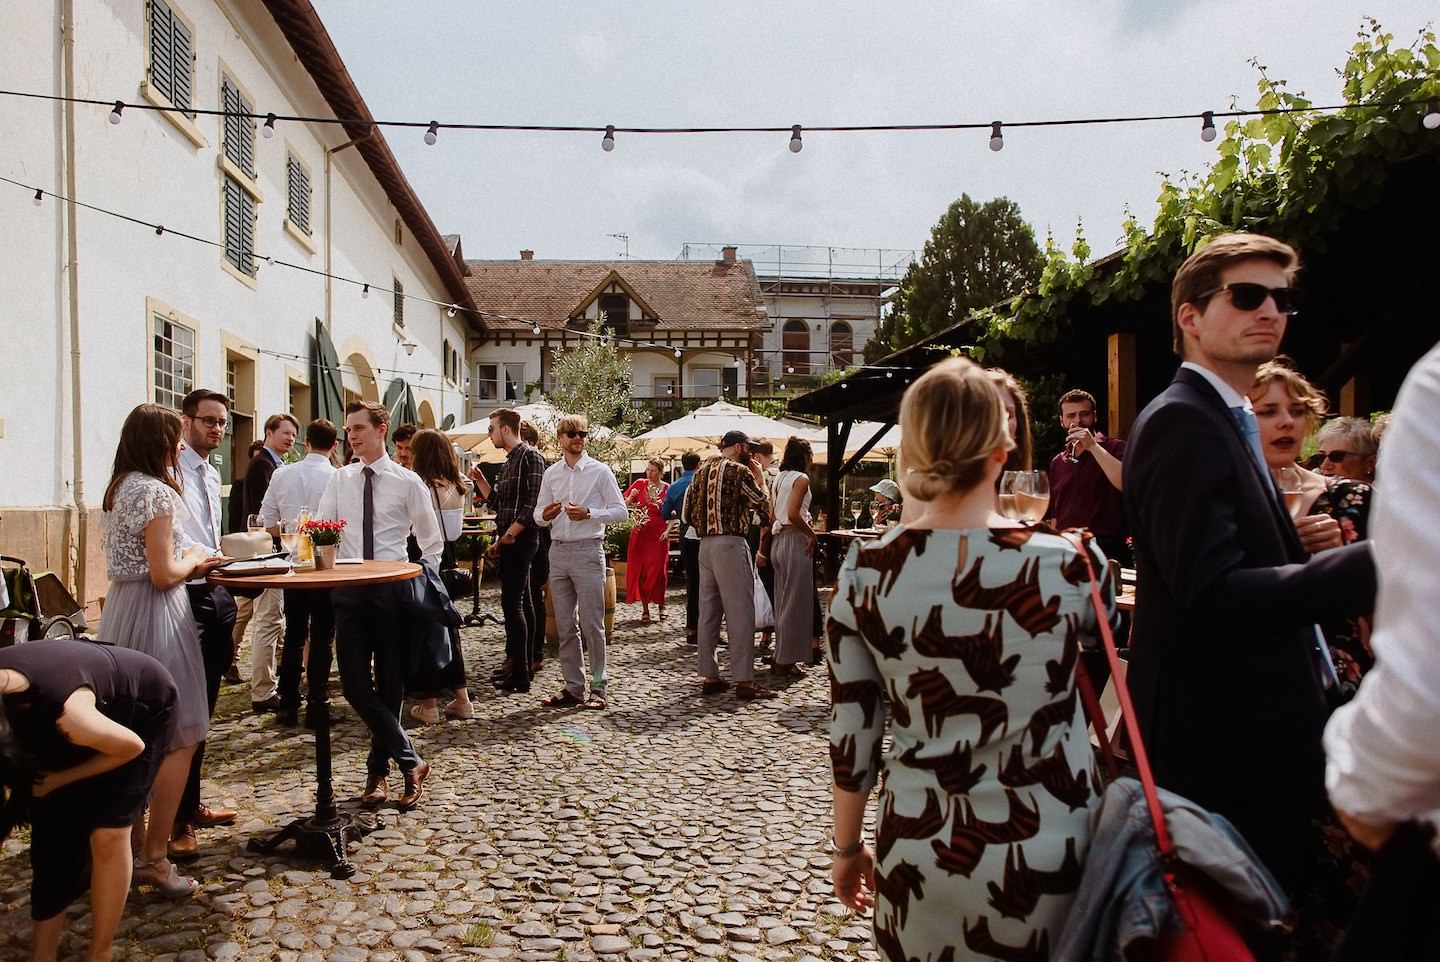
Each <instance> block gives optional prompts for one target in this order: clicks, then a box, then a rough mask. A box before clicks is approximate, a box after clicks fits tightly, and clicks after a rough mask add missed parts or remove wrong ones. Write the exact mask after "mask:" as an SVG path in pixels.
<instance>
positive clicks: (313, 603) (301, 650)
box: [280, 590, 335, 711]
mask: <svg viewBox="0 0 1440 962" xmlns="http://www.w3.org/2000/svg"><path fill="white" fill-rule="evenodd" d="M334 636H335V607H334V604H333V603H332V602H331V600H330V592H329V591H321V590H311V591H287V592H285V645H284V647H283V648H281V650H280V707H281V708H283V709H287V710H289V711H295V710H297V709H299V707H300V672H301V670H302V668H303V663H304V658H305V639H306V638H309V639H310V668H309V671H308V672H307V675H308V677H309V685H308V686H307V687H308V688H309V691H308V692H307V695H306V697H307V700H308V701H309V703H310V704H312V705H319V704H323V703H324V702H325V700H326V697H327V695H326V685H327V683H328V682H329V680H330V665H331V662H332V661H333V659H334Z"/></svg>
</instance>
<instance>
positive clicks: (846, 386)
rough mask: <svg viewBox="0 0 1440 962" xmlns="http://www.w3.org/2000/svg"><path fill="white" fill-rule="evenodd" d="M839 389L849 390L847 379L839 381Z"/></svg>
mask: <svg viewBox="0 0 1440 962" xmlns="http://www.w3.org/2000/svg"><path fill="white" fill-rule="evenodd" d="M840 390H842V391H848V390H850V382H849V381H841V382H840Z"/></svg>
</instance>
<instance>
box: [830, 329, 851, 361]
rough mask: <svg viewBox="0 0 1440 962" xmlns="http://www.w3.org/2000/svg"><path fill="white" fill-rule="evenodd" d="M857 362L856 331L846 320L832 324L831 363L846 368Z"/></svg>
mask: <svg viewBox="0 0 1440 962" xmlns="http://www.w3.org/2000/svg"><path fill="white" fill-rule="evenodd" d="M854 363H855V333H854V332H853V331H852V330H850V325H849V324H846V323H845V322H844V321H836V322H835V323H834V324H831V325H830V364H831V366H832V367H836V368H846V367H849V366H850V365H851V364H854Z"/></svg>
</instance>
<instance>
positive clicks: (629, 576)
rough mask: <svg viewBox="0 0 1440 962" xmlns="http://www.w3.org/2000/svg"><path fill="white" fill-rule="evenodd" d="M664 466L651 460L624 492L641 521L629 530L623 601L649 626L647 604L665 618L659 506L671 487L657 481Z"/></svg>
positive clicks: (665, 557) (666, 557) (666, 554)
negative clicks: (635, 608) (635, 604)
mask: <svg viewBox="0 0 1440 962" xmlns="http://www.w3.org/2000/svg"><path fill="white" fill-rule="evenodd" d="M664 470H665V466H664V465H663V464H662V463H661V462H660V461H658V460H656V459H651V461H650V463H649V464H648V465H646V466H645V477H643V478H640V479H639V480H637V481H635V482H633V483H632V484H631V485H630V487H628V488H626V489H625V503H626V504H628V505H630V506H631V507H632V508H639V509H640V513H641V515H642V516H643V517H644V521H643V522H642V523H640V524H637V525H636V526H635V527H633V528H631V529H630V549H629V553H628V554H627V555H626V565H625V600H626V601H631V602H634V601H638V602H640V624H642V625H648V624H650V605H651V604H654V605H655V606H656V608H657V609H658V612H657V614H656V617H657V618H659V619H660V620H664V618H665V583H666V581H667V580H668V577H669V568H670V542H669V541H668V540H666V538H665V521H664V520H663V519H662V518H661V517H660V505H661V504H662V503H664V501H665V492H666V491H667V490H669V488H670V485H668V484H666V483H665V482H664V481H662V480H660V473H661V472H662V471H664Z"/></svg>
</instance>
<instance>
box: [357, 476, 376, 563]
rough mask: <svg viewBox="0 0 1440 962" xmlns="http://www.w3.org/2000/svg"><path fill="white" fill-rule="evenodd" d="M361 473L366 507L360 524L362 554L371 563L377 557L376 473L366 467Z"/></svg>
mask: <svg viewBox="0 0 1440 962" xmlns="http://www.w3.org/2000/svg"><path fill="white" fill-rule="evenodd" d="M361 473H362V474H364V475H365V507H364V511H363V513H362V515H361V522H360V537H361V550H360V554H361V557H363V558H364V559H365V560H366V561H369V560H370V559H372V558H374V557H375V471H374V470H373V469H372V468H370V467H369V466H366V467H364V468H361Z"/></svg>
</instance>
